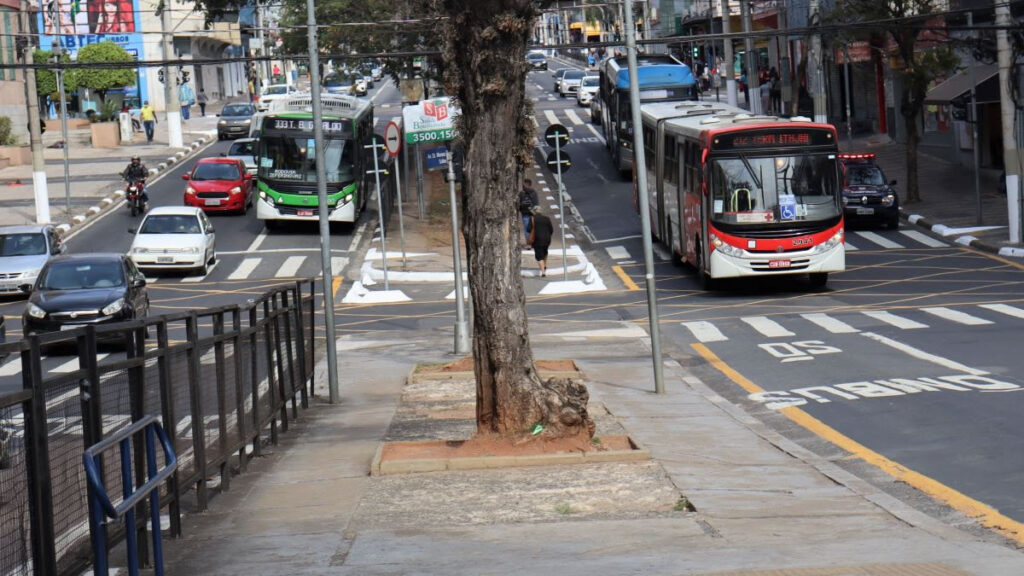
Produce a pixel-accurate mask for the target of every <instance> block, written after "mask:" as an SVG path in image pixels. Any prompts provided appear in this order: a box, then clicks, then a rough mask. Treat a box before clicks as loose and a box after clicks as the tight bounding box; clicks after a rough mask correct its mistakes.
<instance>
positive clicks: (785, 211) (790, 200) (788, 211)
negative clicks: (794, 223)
mask: <svg viewBox="0 0 1024 576" xmlns="http://www.w3.org/2000/svg"><path fill="white" fill-rule="evenodd" d="M779 218H780V219H781V220H793V219H795V218H796V196H795V195H793V194H780V195H779Z"/></svg>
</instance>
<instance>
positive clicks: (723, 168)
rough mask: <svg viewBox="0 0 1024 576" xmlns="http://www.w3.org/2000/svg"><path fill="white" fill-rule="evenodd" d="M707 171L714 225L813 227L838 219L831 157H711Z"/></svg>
mask: <svg viewBox="0 0 1024 576" xmlns="http://www.w3.org/2000/svg"><path fill="white" fill-rule="evenodd" d="M709 167H710V176H711V178H710V190H709V192H710V194H711V205H712V215H711V219H712V220H713V221H715V222H721V223H728V224H750V225H758V224H776V223H786V222H793V221H796V222H814V221H821V220H828V219H830V218H835V217H837V216H839V214H840V206H839V202H838V200H837V194H838V190H839V180H838V168H837V164H836V155H835V154H833V153H821V154H800V155H794V156H770V157H755V156H747V155H742V154H741V155H739V156H730V157H712V158H711V159H710V162H709Z"/></svg>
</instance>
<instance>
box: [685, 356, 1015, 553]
mask: <svg viewBox="0 0 1024 576" xmlns="http://www.w3.org/2000/svg"><path fill="white" fill-rule="evenodd" d="M690 346H691V347H692V348H693V349H694V350H695V351H696V352H697V353H698V354H699V355H700V356H701V357H703V358H704V359H705V360H706V361H708V362H709V363H710V364H711V365H712V366H713V367H715V368H716V369H717V370H718V371H719V372H721V373H722V374H724V375H725V376H726V377H727V378H728V379H729V380H731V381H732V382H733V383H734V384H736V385H737V386H739V387H740V388H743V389H744V390H746V391H747V392H748V393H749V394H751V395H756V394H770V393H769V392H766V391H765V390H764V389H762V388H761V387H760V386H758V385H757V384H755V383H753V382H752V381H750V380H749V379H747V378H746V377H745V376H743V375H742V374H740V373H739V372H737V371H736V370H735V369H733V368H732V367H731V366H729V365H728V364H726V363H725V362H724V361H723V360H722V359H721V358H719V357H718V356H717V355H715V353H714V352H712V351H711V350H710V349H709V348H708V347H707V346H705V345H703V344H699V343H694V344H691V345H690ZM967 377H969V376H966V377H965V376H954V377H953V378H961V379H962V378H967ZM946 378H949V377H946ZM901 380H903V381H902V382H900V383H899V384H902V385H904V386H906V388H907V389H914V388H917V387H918V386H919V385H920V383H917V382H916V381H909V380H906V379H901ZM930 380H932V382H928V383H925V385H926V386H927V385H932V387H935V388H943V387H945V388H949V387H950V386H958V384H951V383H950V382H948V381H946V382H944V381H942V380H939V379H930ZM892 381H893V379H890V380H889V382H892ZM961 382H963V380H961ZM975 383H976V384H977V383H978V382H975ZM990 384H994V386H995V387H997V388H1001V387H1003V386H1004V385H1005V384H1009V383H1003V382H999V381H992V382H991V383H990ZM890 386H891V384H890ZM1012 386H1015V387H1016V389H1020V388H1019V387H1018V386H1017V385H1016V384H1012ZM848 388H849V387H848ZM854 389H856V388H854ZM842 393H843V394H846V395H847V396H854V395H853V394H850V393H849V392H847V391H842ZM911 393H912V392H911ZM858 398H859V397H858ZM778 412H779V413H780V414H782V415H783V416H785V417H786V418H788V419H789V420H790V421H792V422H793V423H795V424H797V425H798V426H800V427H802V428H804V429H805V430H808V431H809V432H811V433H813V434H815V435H816V436H818V437H819V438H822V439H823V440H825V441H827V442H831V443H832V444H834V445H836V446H838V447H839V448H841V449H843V450H845V451H847V452H848V453H850V454H851V455H853V456H854V457H856V458H860V459H861V460H863V461H864V462H867V463H868V464H870V465H872V466H875V467H876V468H878V469H879V470H882V471H883V472H885V473H886V474H888V475H890V476H892V477H893V478H894V479H896V480H898V481H901V482H904V483H906V484H908V485H910V486H912V487H914V488H916V489H917V490H920V491H921V492H924V493H925V494H928V495H929V496H931V497H932V498H935V499H936V500H939V501H940V502H943V503H945V504H946V505H948V506H950V507H952V508H954V509H956V510H959V511H960V512H962V513H963V514H965V515H967V516H969V517H970V518H973V519H974V520H976V521H977V522H978V523H979V524H981V525H982V526H984V527H985V528H988V529H990V530H992V531H993V532H996V533H998V534H1000V535H1002V536H1003V537H1005V538H1008V539H1010V540H1013V541H1014V542H1016V543H1017V544H1021V545H1024V524H1022V523H1020V522H1017V521H1015V520H1013V519H1011V518H1009V517H1008V516H1005V515H1003V514H1001V513H1000V512H999V511H998V510H996V509H995V508H993V507H991V506H989V505H988V504H985V503H984V502H981V501H979V500H975V499H974V498H971V497H969V496H967V495H966V494H963V493H961V492H958V491H957V490H954V489H953V488H950V487H949V486H946V485H945V484H943V483H941V482H939V481H937V480H934V479H932V478H930V477H928V476H925V475H924V474H921V473H919V472H916V471H914V470H912V469H910V468H907V467H906V466H904V465H902V464H900V463H899V462H896V461H895V460H891V459H889V458H887V457H885V456H883V455H882V454H879V453H878V452H875V451H874V450H871V449H870V448H868V447H867V446H864V445H863V444H861V443H859V442H857V441H855V440H853V439H852V438H850V437H849V436H846V435H845V434H842V433H840V432H839V431H838V430H836V429H834V428H832V427H831V426H829V425H827V424H825V423H824V422H822V421H821V420H818V419H817V418H815V417H813V416H811V415H810V414H808V413H807V412H805V411H804V410H802V409H800V408H799V407H797V406H784V407H781V408H779V409H778Z"/></svg>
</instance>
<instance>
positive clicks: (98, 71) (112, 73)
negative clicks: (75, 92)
mask: <svg viewBox="0 0 1024 576" xmlns="http://www.w3.org/2000/svg"><path fill="white" fill-rule="evenodd" d="M133 60H134V58H132V55H131V54H129V53H128V51H127V50H125V49H124V48H122V47H121V46H119V45H117V44H115V43H113V42H97V43H95V44H89V45H88V46H83V47H82V48H81V50H79V51H78V62H79V63H81V64H101V63H107V62H131V61H133ZM135 81H136V76H135V70H133V69H131V68H93V69H89V70H88V71H86V72H84V73H81V74H78V75H77V78H76V83H77V84H78V85H79V86H82V87H85V88H89V89H90V90H95V91H96V93H97V94H99V96H100V102H103V103H105V102H106V100H107V90H112V89H114V88H124V87H125V86H132V85H133V84H135Z"/></svg>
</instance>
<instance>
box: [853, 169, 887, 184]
mask: <svg viewBox="0 0 1024 576" xmlns="http://www.w3.org/2000/svg"><path fill="white" fill-rule="evenodd" d="M846 185H847V186H885V176H884V175H882V171H881V170H880V169H879V168H878V166H847V167H846Z"/></svg>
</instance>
